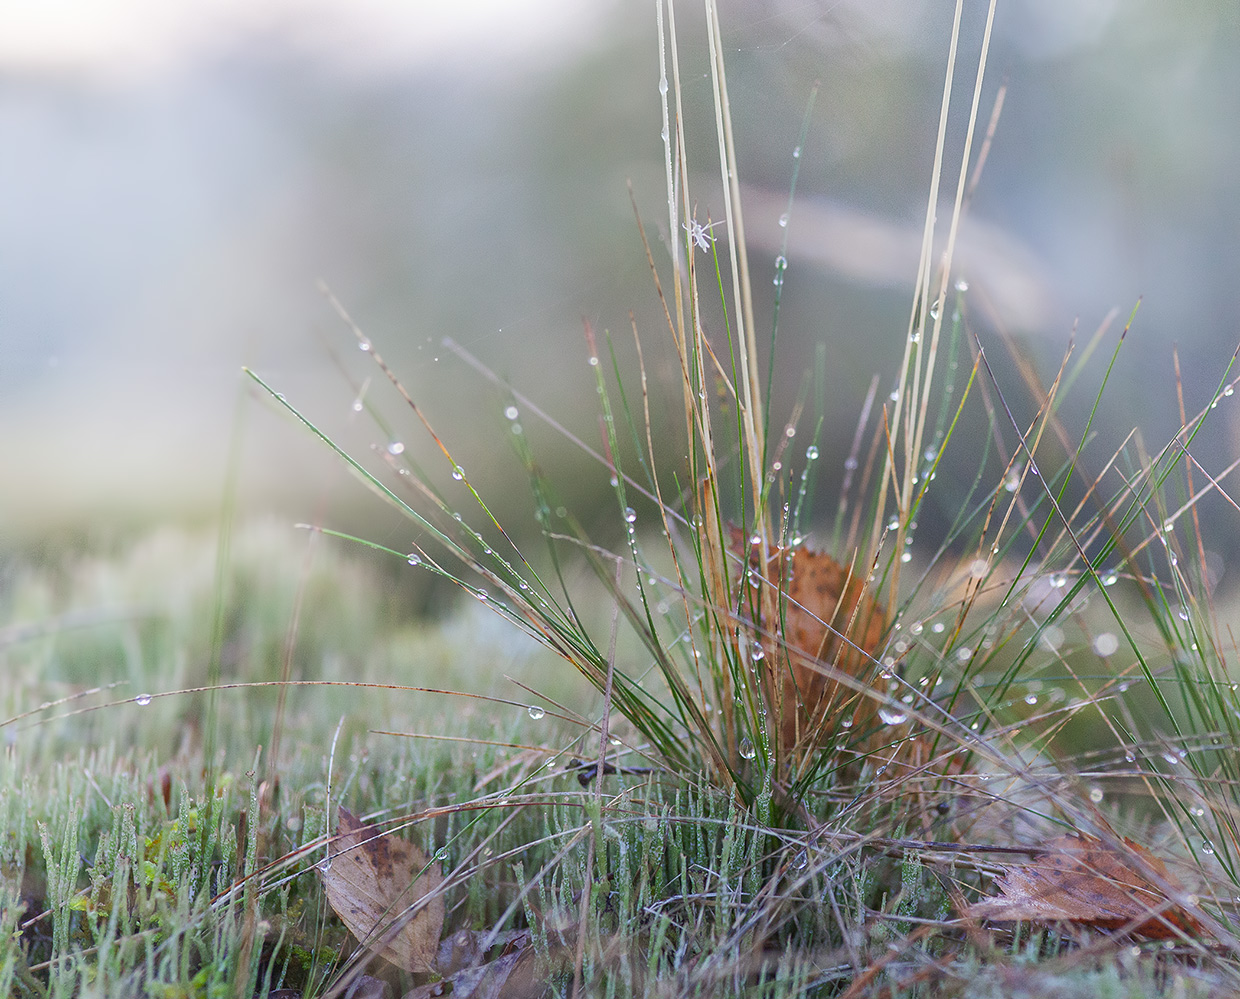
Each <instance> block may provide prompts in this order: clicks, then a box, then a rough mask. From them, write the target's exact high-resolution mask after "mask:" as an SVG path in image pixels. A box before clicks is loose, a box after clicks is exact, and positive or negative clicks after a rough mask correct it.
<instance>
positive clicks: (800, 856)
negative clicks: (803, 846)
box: [792, 850, 809, 871]
mask: <svg viewBox="0 0 1240 999" xmlns="http://www.w3.org/2000/svg"><path fill="white" fill-rule="evenodd" d="M808 864H809V853H808V851H806V850H798V851H797V853H796V856H795V857H793V858H792V867H793V870H797V871H803V870H805V868H806V866H807V865H808Z"/></svg>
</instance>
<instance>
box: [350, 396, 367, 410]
mask: <svg viewBox="0 0 1240 999" xmlns="http://www.w3.org/2000/svg"><path fill="white" fill-rule="evenodd" d="M364 406H365V403H363V402H362V400H361V399H354V400H353V405H352V407H351V408H352V410H353V412H355V413H360V412H361V411H362V409H363V408H364Z"/></svg>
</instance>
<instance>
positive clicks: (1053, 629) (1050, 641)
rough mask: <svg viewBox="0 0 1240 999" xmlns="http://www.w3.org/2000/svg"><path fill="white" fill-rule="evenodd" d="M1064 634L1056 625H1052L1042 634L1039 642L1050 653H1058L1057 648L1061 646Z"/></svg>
mask: <svg viewBox="0 0 1240 999" xmlns="http://www.w3.org/2000/svg"><path fill="white" fill-rule="evenodd" d="M1063 640H1064V633H1063V629H1062V628H1061V627H1059V625H1057V624H1052V625H1051V626H1050V627H1049V628H1047V629H1046V630H1045V631H1043V632H1042V634H1041V636H1040V638H1039V642H1041V644H1042V647H1043V648H1045V649H1049V650H1050V651H1051V652H1058V651H1059V647H1060V646H1061V645H1063Z"/></svg>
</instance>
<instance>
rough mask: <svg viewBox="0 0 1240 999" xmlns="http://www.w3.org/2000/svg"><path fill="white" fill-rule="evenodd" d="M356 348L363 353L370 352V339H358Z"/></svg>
mask: <svg viewBox="0 0 1240 999" xmlns="http://www.w3.org/2000/svg"><path fill="white" fill-rule="evenodd" d="M357 349H358V350H360V351H363V352H364V353H367V354H369V353H370V341H369V340H359V341H358V342H357Z"/></svg>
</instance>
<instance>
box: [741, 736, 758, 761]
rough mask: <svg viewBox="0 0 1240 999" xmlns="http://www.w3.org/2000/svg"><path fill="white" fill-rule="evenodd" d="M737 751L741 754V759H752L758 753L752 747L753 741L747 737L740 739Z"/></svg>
mask: <svg viewBox="0 0 1240 999" xmlns="http://www.w3.org/2000/svg"><path fill="white" fill-rule="evenodd" d="M737 752H739V753H740V754H741V759H743V760H752V759H753V758H754V757H755V756H757V755H758V751H757V750H756V749H754V748H753V743H752V742H750V741H749V739H748V737H746V738H744V739H742V740H741V744H740V746H738V747H737Z"/></svg>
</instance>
